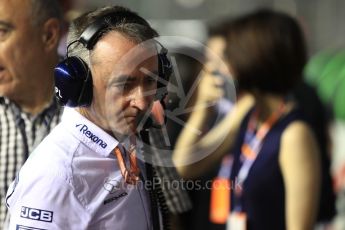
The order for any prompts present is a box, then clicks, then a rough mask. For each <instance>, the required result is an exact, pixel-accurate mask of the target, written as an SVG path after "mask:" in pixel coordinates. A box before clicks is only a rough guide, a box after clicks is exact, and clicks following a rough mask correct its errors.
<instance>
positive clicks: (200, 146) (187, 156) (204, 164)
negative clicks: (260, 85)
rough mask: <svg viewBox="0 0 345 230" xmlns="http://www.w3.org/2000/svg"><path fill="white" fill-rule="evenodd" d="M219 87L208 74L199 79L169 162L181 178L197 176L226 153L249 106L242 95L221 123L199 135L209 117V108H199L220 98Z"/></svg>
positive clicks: (248, 99)
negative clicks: (192, 107)
mask: <svg viewBox="0 0 345 230" xmlns="http://www.w3.org/2000/svg"><path fill="white" fill-rule="evenodd" d="M221 84H222V79H220V78H216V77H214V76H212V75H211V74H206V75H204V76H203V79H202V80H201V82H200V87H199V91H198V96H197V102H196V105H195V107H194V108H195V109H194V110H193V113H192V114H191V115H190V117H189V119H188V121H187V124H186V126H185V127H184V129H183V130H182V132H181V134H180V135H179V137H178V140H177V143H176V146H175V149H174V152H173V161H174V164H175V166H176V168H177V171H178V172H179V174H180V175H181V176H182V177H184V178H193V177H197V176H199V175H201V174H202V173H204V172H205V171H206V170H207V169H209V168H210V167H211V166H212V165H214V164H215V163H216V162H217V161H219V160H220V159H221V157H222V156H224V155H225V154H226V153H228V152H229V149H230V147H231V146H232V144H233V142H234V140H235V138H236V135H237V132H238V129H239V127H240V124H241V121H242V119H243V117H244V116H245V114H246V113H247V112H248V110H249V109H250V108H251V106H252V105H253V98H252V96H249V95H245V96H242V97H241V99H239V100H238V102H237V103H236V105H235V106H234V108H233V110H232V111H231V112H229V113H228V114H227V115H226V116H225V118H224V119H223V120H222V121H221V122H219V123H218V124H217V125H216V126H215V127H213V128H212V129H211V130H210V131H209V132H207V133H206V134H205V135H204V136H201V135H200V133H198V132H197V131H200V130H205V126H206V124H207V121H208V119H209V117H210V116H211V113H210V109H209V108H208V107H207V106H203V105H205V104H207V103H212V102H214V101H216V100H219V98H220V97H221V96H222V95H223V90H222V87H219V85H221ZM211 153H212V154H211ZM200 158H202V159H200Z"/></svg>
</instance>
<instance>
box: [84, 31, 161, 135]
mask: <svg viewBox="0 0 345 230" xmlns="http://www.w3.org/2000/svg"><path fill="white" fill-rule="evenodd" d="M151 45H152V43H151ZM91 72H92V76H93V86H94V89H93V101H92V104H91V108H90V109H91V112H92V114H93V115H94V116H95V117H94V119H95V121H96V122H97V123H98V125H100V126H101V127H102V128H104V129H105V130H106V131H108V132H112V133H113V134H114V135H115V136H117V137H121V136H123V135H125V136H126V135H130V134H133V133H136V132H137V131H138V130H137V129H138V125H139V123H140V122H142V120H143V116H144V115H145V114H147V113H148V112H149V111H150V109H151V106H152V103H153V100H154V96H155V93H156V90H157V75H158V60H157V51H156V49H155V48H154V47H152V46H150V47H148V46H144V45H142V44H139V45H138V44H136V43H134V42H132V41H131V40H129V39H128V38H126V37H124V36H123V35H122V34H121V33H119V32H115V31H112V32H109V33H108V34H106V35H105V36H104V37H103V38H102V39H101V40H100V41H98V42H97V44H96V46H95V48H94V50H93V52H92V54H91Z"/></svg>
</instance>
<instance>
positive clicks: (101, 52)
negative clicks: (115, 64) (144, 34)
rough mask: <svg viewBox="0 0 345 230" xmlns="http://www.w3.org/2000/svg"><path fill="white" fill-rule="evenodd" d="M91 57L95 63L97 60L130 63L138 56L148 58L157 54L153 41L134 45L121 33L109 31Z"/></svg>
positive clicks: (134, 43)
mask: <svg viewBox="0 0 345 230" xmlns="http://www.w3.org/2000/svg"><path fill="white" fill-rule="evenodd" d="M92 53H93V54H92V56H93V58H94V59H95V61H100V60H99V59H105V60H108V61H110V60H113V61H119V60H120V59H122V60H124V61H132V60H133V59H137V58H138V55H140V56H143V57H146V58H149V57H150V56H155V55H156V54H157V49H156V45H155V43H154V41H153V40H152V41H147V42H142V43H136V42H134V41H133V40H131V39H129V38H127V37H126V36H124V35H123V34H122V33H120V32H117V31H111V32H109V33H107V34H106V35H105V36H104V37H103V38H102V39H100V40H99V41H98V42H97V44H96V45H95V48H94V51H93V52H92Z"/></svg>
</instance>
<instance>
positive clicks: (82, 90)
mask: <svg viewBox="0 0 345 230" xmlns="http://www.w3.org/2000/svg"><path fill="white" fill-rule="evenodd" d="M54 76H55V94H56V97H57V98H58V100H59V102H60V103H61V104H62V105H65V106H69V107H77V106H88V105H90V104H91V100H92V77H91V72H90V71H89V68H88V66H87V64H86V63H85V62H84V61H83V60H82V59H81V58H79V57H75V56H72V57H68V58H66V59H65V60H63V61H62V62H60V63H59V64H58V65H57V66H56V67H55V69H54Z"/></svg>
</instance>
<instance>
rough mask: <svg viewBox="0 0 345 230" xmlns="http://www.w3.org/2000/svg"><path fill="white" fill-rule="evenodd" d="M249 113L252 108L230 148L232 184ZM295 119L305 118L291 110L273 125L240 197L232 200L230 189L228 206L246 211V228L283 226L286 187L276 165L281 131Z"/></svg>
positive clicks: (278, 228) (259, 229)
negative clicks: (231, 154) (232, 155)
mask: <svg viewBox="0 0 345 230" xmlns="http://www.w3.org/2000/svg"><path fill="white" fill-rule="evenodd" d="M252 113H253V110H251V111H250V112H249V113H248V114H247V116H246V117H245V118H244V120H243V122H242V124H241V127H240V131H239V135H238V137H237V140H236V142H235V145H234V147H233V151H232V153H233V154H234V163H233V166H232V172H231V176H230V178H231V181H232V182H233V186H238V185H236V177H237V175H238V172H239V170H240V167H241V165H242V162H241V161H240V159H241V157H240V156H241V151H240V150H241V146H242V143H243V141H244V136H245V133H246V129H247V126H248V122H249V118H250V116H251V114H252ZM297 120H304V118H303V116H302V113H301V112H299V111H298V110H293V111H291V112H289V113H288V114H286V115H285V116H283V117H281V118H280V120H278V121H277V122H276V123H275V124H274V125H273V127H272V128H271V130H270V131H269V132H268V133H267V135H266V137H265V139H264V141H263V145H262V149H261V150H260V152H259V154H258V156H257V158H256V160H255V162H254V163H253V165H252V167H251V168H250V171H249V173H248V176H247V178H246V180H245V181H244V183H243V185H242V189H243V190H242V195H241V197H240V199H235V198H234V191H233V190H232V191H231V209H232V210H233V209H234V206H235V205H236V204H240V205H241V207H242V210H243V211H244V212H245V213H246V214H247V228H248V229H250V230H253V229H257V230H271V229H272V230H283V229H286V227H285V226H286V224H285V202H284V201H285V190H284V182H283V176H282V172H281V169H280V166H279V149H280V140H281V135H282V133H283V131H284V130H285V129H286V127H287V126H288V125H289V124H291V123H292V122H294V121H297Z"/></svg>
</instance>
